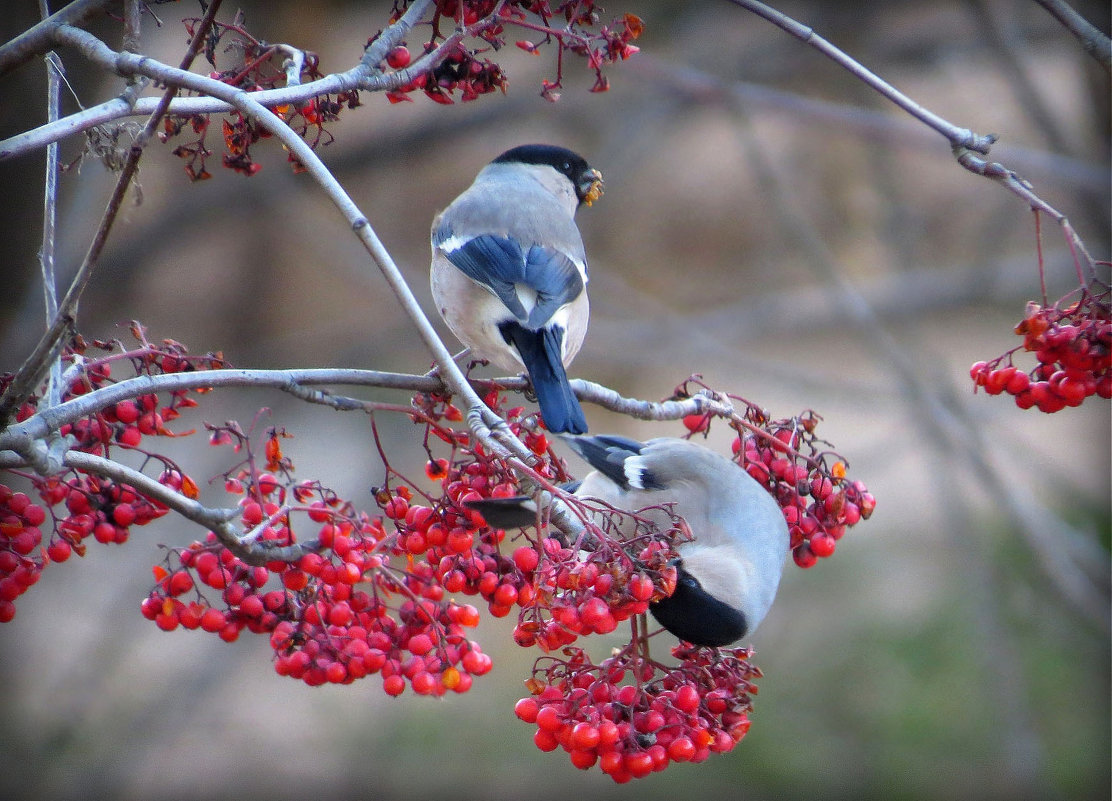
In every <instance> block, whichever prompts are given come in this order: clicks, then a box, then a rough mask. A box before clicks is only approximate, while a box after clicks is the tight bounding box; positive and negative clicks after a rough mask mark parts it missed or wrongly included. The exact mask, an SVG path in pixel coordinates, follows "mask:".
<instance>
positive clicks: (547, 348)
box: [499, 320, 587, 434]
mask: <svg viewBox="0 0 1112 801" xmlns="http://www.w3.org/2000/svg"><path fill="white" fill-rule="evenodd" d="M499 328H500V330H501V332H502V336H503V337H504V338H505V340H506V342H508V343H510V344H511V345H513V346H514V347H515V348H517V351H518V353H520V354H521V360H522V361H523V362H524V363H525V369H526V370H527V371H528V372H529V380H530V381H532V382H533V391H534V392H536V393H537V403H539V404H540V407H541V414H542V415H543V416H544V424H545V427H546V428H548V430H549V431H551V432H553V433H556V434H563V433H567V434H584V433H586V431H587V419H586V417H584V416H583V408H582V407H581V406H580V405H579V400H578V399H577V398H576V397H575V394H574V393H573V392H572V391H571V387H570V386H568V376H567V373H566V372H564V363H563V358H562V350H563V347H562V346H563V339H564V331H563V329H562V328H557V327H548V328H540V329H538V330H536V331H530V330H528V329H527V328H523V327H522V326H521V325H520V324H519V323H517V322H516V321H514V320H510V321H508V322H505V323H502V325H501V326H499Z"/></svg>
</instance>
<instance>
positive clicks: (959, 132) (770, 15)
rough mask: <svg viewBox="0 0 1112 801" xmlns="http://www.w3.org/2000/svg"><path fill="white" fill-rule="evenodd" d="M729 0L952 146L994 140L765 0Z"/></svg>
mask: <svg viewBox="0 0 1112 801" xmlns="http://www.w3.org/2000/svg"><path fill="white" fill-rule="evenodd" d="M729 2H731V3H733V4H734V5H736V6H740V7H741V8H744V9H745V10H747V11H751V12H752V13H754V14H756V15H757V16H759V17H761V18H762V19H765V20H768V21H769V22H771V23H772V24H773V25H775V26H776V27H777V28H780V29H781V30H783V31H786V32H787V33H789V34H791V35H792V36H794V37H795V38H797V39H799V40H800V41H801V42H803V43H804V44H807V45H810V46H811V47H813V48H815V49H816V50H818V51H819V52H820V53H822V54H823V55H824V56H826V57H827V58H829V59H831V60H832V61H834V63H836V64H838V65H839V66H840V67H842V68H844V69H845V70H847V71H848V72H849V73H850V74H851V75H853V76H854V77H856V78H857V79H858V80H860V81H862V82H863V83H865V84H866V85H867V86H870V87H872V88H873V89H875V90H876V91H877V92H879V93H880V94H882V95H884V96H885V97H886V98H888V99H889V100H891V101H892V102H893V103H895V104H896V105H897V106H899V107H900V108H902V109H903V110H904V111H906V112H907V113H908V114H910V115H912V116H913V117H915V118H917V119H919V120H920V121H922V122H923V123H925V124H927V125H928V126H930V127H931V128H933V129H934V130H935V131H937V132H938V133H940V134H942V135H943V136H945V137H946V138H947V139H948V140H949V141H950V144H951V146H953V147H962V148H966V149H968V150H973V151H975V152H977V153H981V154H987V153H988V151H989V148H991V147H992V144H993V142H995V141H996V135H995V134H987V135H982V134H977V133H974V132H973V131H971V130H969V129H968V128H959V127H958V126H956V125H954V124H953V123H951V122H948V121H947V120H944V119H942V117H939V116H938V115H937V114H935V113H934V112H932V111H929V110H928V109H926V108H924V107H923V106H921V105H919V104H918V103H916V102H915V101H914V100H912V99H911V98H910V97H908V96H907V95H905V94H904V93H903V92H901V91H899V90H898V89H896V88H895V87H894V86H892V84H890V83H888V82H887V81H886V80H884V79H883V78H881V77H880V76H879V75H877V74H876V73H875V72H872V71H871V70H869V69H867V68H866V67H865V66H863V65H862V64H861V63H860V62H858V61H856V60H855V59H853V58H851V57H850V56H849V55H847V54H846V53H845V52H843V51H842V50H839V49H838V48H837V47H835V46H834V45H832V44H831V43H830V42H828V41H826V40H825V39H823V38H822V37H821V36H819V35H818V34H817V33H815V32H814V31H813V30H811V29H810V28H808V27H807V26H806V25H803V24H801V23H799V22H797V21H796V20H794V19H792V18H791V17H789V16H787V15H785V14H782V13H780V12H779V11H777V10H776V9H774V8H771V7H769V6H766V5H765V4H764V3H760V2H757V0H729Z"/></svg>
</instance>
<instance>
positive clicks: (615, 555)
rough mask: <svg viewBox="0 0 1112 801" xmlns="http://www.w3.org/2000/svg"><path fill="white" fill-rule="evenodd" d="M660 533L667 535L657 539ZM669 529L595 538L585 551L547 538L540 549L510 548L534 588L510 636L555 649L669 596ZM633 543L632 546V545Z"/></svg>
mask: <svg viewBox="0 0 1112 801" xmlns="http://www.w3.org/2000/svg"><path fill="white" fill-rule="evenodd" d="M656 536H664V537H665V538H666V539H656V538H655V537H656ZM673 537H674V534H672V533H671V532H660V533H657V534H655V535H648V534H646V535H645V536H644V537H642V538H640V540H639V541H640V542H647V544H646V545H644V547H643V548H638V547H637V542H638V541H633V540H623V541H622V544H621V546H620V547H618V546H617V543H616V542H615V541H614V540H613V539H610V538H607V537H600V538H596V540H595V542H593V543H592V545H591V550H589V551H588V552H587V555H586V556H583V555H581V554H580V553H578V552H577V551H576V550H575V549H574V548H569V547H565V546H563V545H561V543H560V542H559V541H558V540H557V539H555V538H553V537H548V538H546V539H545V540H544V541H543V542H542V547H541V553H543V559H542V558H540V557H539V556H538V551H537V550H536V549H535V548H534V547H532V546H524V545H523V546H521V547H520V548H518V549H517V551H515V552H514V562H515V563H516V564H517V566H518V567H519V569H521V571H522V573H523V575H524V576H525V578H526V580H527V581H530V582H531V586H532V587H534V588H535V590H534V593H533V596H534V597H533V599H532V601H531V602H522V603H521V606H522V611H521V614H520V616H519V618H518V623H517V627H516V628H515V629H514V641H515V642H516V643H517V644H518V645H521V646H523V647H530V646H533V645H536V646H537V647H538V648H540V649H541V650H542V651H545V652H549V651H554V650H556V649H558V648H561V647H563V646H566V645H569V644H570V643H572V642H574V641H575V640H576V638H577V637H579V636H587V635H590V634H609V633H610V632H612V631H614V630H615V629H616V628H617V627H618V624H619V623H621V622H622V621H625V620H628V619H629V618H631V617H633V616H635V615H643V614H645V612H647V611H648V609H649V603H650V602H651V601H656V600H660V599H661V598H665V597H667V596H669V595H671V594H672V593H673V592H674V591H675V587H676V568H675V566H674V563H675V559H676V553H675V551H674V550H673V549H672V547H671V541H672V539H673ZM631 546H632V547H631Z"/></svg>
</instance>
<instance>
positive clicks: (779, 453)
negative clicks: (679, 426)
mask: <svg viewBox="0 0 1112 801" xmlns="http://www.w3.org/2000/svg"><path fill="white" fill-rule="evenodd" d="M730 397H731V399H732V400H734V401H740V402H741V403H743V404H744V405H745V407H746V408H745V412H744V418H745V422H746V424H747V427H740V426H737V425H735V428H737V430H738V432H739V434H738V437H737V439H735V440H734V442H733V446H732V448H733V453H734V458H735V459H737V460H738V464H740V465H741V466H742V467H743V468H745V471H746V472H747V473H749V475H750V476H752V477H753V478H754V479H756V480H757V481H758V482H759V483H760V484H761V485H762V486H764V487H765V488H766V489H768V491H769V493H770V494H771V495H772V497H773V498H775V499H776V502H777V503H778V504H780V508H781V510H782V511H783V513H784V519H785V520H786V521H787V523H788V533H789V535H790V537H791V541H790V547H791V550H792V559H793V560H794V561H795V563H796V564H797V565H798V566H799V567H802V568H808V567H813V566H814V565H815V564H816V563H817V562H818V560H819V559H820V558H826V557H828V556H831V555H833V553H834V550H835V548H836V547H837V544H838V540H840V539H841V538H842V537H843V536H844V535H845V533H846V529H848V528H850V527H851V526H855V525H857V523H859V522H860V521H862V520H866V519H868V518H869V516H870V515H872V513H873V510H874V509H875V508H876V499H875V498H874V497H873V495H872V493H870V492H869V491H868V488H867V487H866V486H865V484H864V482H862V481H850V480H849V479H847V478H846V463H845V462H844V461H842V460H841V459H840V458H837V457H836V456H834V457H833V458H835V461H834V462H833V464H831V465H829V466H828V461H829V459H828V457H830V456H831V454H830V452H829V451H825V450H823V449H822V447H821V446H823V445H826V444H827V443H825V442H823V441H822V440H819V439H818V438H817V436H816V435H815V429H816V428H817V427H818V424H819V421H820V420H821V418H820V417H819V416H818V415H817V414H815V413H814V412H812V411H805V412H803V413H802V414H800V415H799V416H797V417H793V418H789V419H784V420H771V419H770V418H769V416H768V414H767V413H766V412H764V411H763V410H762V409H760V408H759V407H757V406H756V405H754V404H752V403H750V402H749V401H746V400H745V399H744V398H739V397H736V396H730ZM710 420H711V416H710V415H706V414H703V415H700V414H694V415H689V416H688V417H686V418H684V425H685V426H686V427H687V429H688V431H689V432H690V433H691V434H699V433H705V432H706V431H707V430H708V429H709V427H710Z"/></svg>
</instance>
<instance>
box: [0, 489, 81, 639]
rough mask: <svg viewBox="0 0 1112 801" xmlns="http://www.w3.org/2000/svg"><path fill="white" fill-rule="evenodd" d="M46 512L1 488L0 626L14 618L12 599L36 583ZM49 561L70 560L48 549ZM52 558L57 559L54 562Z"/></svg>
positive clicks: (63, 553) (42, 561)
mask: <svg viewBox="0 0 1112 801" xmlns="http://www.w3.org/2000/svg"><path fill="white" fill-rule="evenodd" d="M44 522H46V510H45V509H44V508H43V507H42V506H40V505H39V504H37V503H33V502H32V501H31V499H30V498H29V497H28V496H27V495H26V494H25V493H22V492H12V490H11V488H9V487H7V486H5V485H4V484H0V623H7V622H8V621H9V620H11V619H12V618H13V617H15V599H16V598H18V597H19V596H21V595H22V594H23V593H25V592H27V589H28V588H29V587H30V586H31V585H32V584H34V583H35V582H36V581H38V580H39V577H40V576H41V574H42V569H43V567H44V566H45V564H46V560H45V559H44V558H42V556H41V555H40V554H39V553H38V551H39V546H40V545H41V544H42V529H41V528H39V527H40V526H41V525H42V524H43V523H44ZM51 554H52V556H51V557H50V558H51V559H54V561H58V562H62V561H65V560H66V559H68V558H69V550H68V547H67V549H66V550H65V551H63V550H61V549H57V550H55V549H54V546H51ZM53 554H57V556H58V557H59V558H57V559H55V557H54V556H53Z"/></svg>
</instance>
